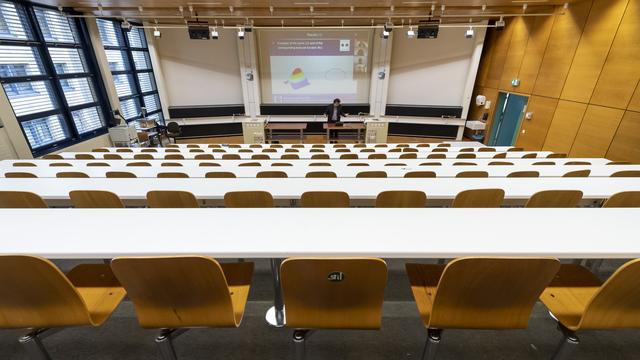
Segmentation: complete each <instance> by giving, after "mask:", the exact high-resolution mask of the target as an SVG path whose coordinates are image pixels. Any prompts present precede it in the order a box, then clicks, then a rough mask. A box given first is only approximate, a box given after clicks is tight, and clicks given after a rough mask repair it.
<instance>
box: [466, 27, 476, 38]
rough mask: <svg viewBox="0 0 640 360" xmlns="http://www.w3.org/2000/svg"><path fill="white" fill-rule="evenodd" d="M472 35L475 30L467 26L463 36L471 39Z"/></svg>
mask: <svg viewBox="0 0 640 360" xmlns="http://www.w3.org/2000/svg"><path fill="white" fill-rule="evenodd" d="M474 35H475V31H473V28H472V27H471V26H469V30H467V31H466V32H465V33H464V37H466V38H467V39H473V36H474Z"/></svg>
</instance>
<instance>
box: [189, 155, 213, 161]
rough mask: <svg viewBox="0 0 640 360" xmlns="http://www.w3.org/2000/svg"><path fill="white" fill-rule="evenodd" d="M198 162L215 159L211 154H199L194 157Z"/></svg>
mask: <svg viewBox="0 0 640 360" xmlns="http://www.w3.org/2000/svg"><path fill="white" fill-rule="evenodd" d="M193 158H194V159H196V160H213V159H214V157H213V155H211V154H198V155H196V156H194V157H193Z"/></svg>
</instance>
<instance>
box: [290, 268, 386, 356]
mask: <svg viewBox="0 0 640 360" xmlns="http://www.w3.org/2000/svg"><path fill="white" fill-rule="evenodd" d="M280 271H281V274H282V293H283V299H284V304H285V307H286V309H287V327H290V328H294V329H295V330H294V332H293V343H294V346H295V354H296V359H297V360H303V359H304V358H305V343H306V335H307V334H308V333H309V331H310V330H311V329H363V330H373V329H379V328H380V323H381V320H382V303H383V300H384V289H385V286H386V283H387V265H386V264H385V262H384V261H383V260H381V259H367V258H349V259H339V258H323V259H319V258H290V259H286V260H285V261H284V262H283V263H282V266H281V267H280Z"/></svg>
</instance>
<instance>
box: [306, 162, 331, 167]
mask: <svg viewBox="0 0 640 360" xmlns="http://www.w3.org/2000/svg"><path fill="white" fill-rule="evenodd" d="M309 166H331V163H327V162H313V163H310V164H309Z"/></svg>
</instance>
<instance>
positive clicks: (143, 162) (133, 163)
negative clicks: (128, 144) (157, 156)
mask: <svg viewBox="0 0 640 360" xmlns="http://www.w3.org/2000/svg"><path fill="white" fill-rule="evenodd" d="M126 166H151V163H148V162H146V161H136V162H130V163H127V165H126Z"/></svg>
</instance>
